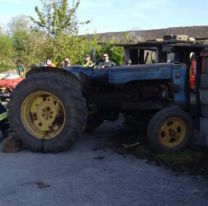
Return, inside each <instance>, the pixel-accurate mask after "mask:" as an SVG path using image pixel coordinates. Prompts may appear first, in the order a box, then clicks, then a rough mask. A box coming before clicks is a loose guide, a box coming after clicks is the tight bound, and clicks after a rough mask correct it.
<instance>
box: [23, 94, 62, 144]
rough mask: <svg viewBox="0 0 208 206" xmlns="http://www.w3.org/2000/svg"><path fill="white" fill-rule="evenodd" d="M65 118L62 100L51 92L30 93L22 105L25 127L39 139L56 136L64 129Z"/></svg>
mask: <svg viewBox="0 0 208 206" xmlns="http://www.w3.org/2000/svg"><path fill="white" fill-rule="evenodd" d="M65 119H66V113H65V109H64V106H63V104H62V102H61V100H60V99H59V98H58V97H57V96H55V95H54V94H52V93H49V92H45V91H38V92H34V93H32V94H30V95H29V96H27V97H26V99H25V100H24V102H23V104H22V107H21V120H22V123H23V125H24V127H25V129H26V130H27V131H28V132H29V133H30V134H31V135H32V136H34V137H36V138H38V139H46V140H49V139H53V138H55V137H56V136H57V135H58V134H59V133H60V132H61V131H62V130H63V128H64V124H65Z"/></svg>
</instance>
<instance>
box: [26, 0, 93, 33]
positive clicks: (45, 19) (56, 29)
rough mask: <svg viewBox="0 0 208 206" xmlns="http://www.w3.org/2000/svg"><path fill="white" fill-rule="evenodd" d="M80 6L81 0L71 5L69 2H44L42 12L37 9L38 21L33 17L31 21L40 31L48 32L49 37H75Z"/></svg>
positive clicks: (59, 0)
mask: <svg viewBox="0 0 208 206" xmlns="http://www.w3.org/2000/svg"><path fill="white" fill-rule="evenodd" d="M79 4H80V0H75V1H73V2H72V3H71V4H69V3H68V0H46V1H43V0H42V5H43V8H42V10H40V9H39V8H38V7H37V6H36V7H35V12H36V14H37V16H38V20H36V19H34V18H33V17H30V19H31V20H32V22H33V23H34V24H35V25H36V26H37V28H38V29H41V30H42V31H45V32H47V34H49V35H59V34H68V35H75V34H77V33H78V25H79V22H78V20H77V18H76V12H77V9H78V7H79ZM88 22H89V21H86V22H85V23H88Z"/></svg>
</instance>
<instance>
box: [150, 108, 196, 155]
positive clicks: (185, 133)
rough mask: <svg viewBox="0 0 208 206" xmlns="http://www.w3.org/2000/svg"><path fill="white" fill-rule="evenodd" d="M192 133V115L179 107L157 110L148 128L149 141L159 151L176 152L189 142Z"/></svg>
mask: <svg viewBox="0 0 208 206" xmlns="http://www.w3.org/2000/svg"><path fill="white" fill-rule="evenodd" d="M191 135H192V120H191V117H190V116H189V115H188V114H187V113H186V112H185V111H183V110H181V109H179V108H167V109H163V110H161V111H159V112H157V113H156V114H155V115H154V116H153V118H152V119H151V120H150V122H149V125H148V129H147V138H148V141H149V143H150V145H151V146H152V148H153V149H154V150H155V151H157V152H176V151H178V150H180V149H182V148H184V147H185V146H186V145H187V144H188V142H189V140H190V138H191Z"/></svg>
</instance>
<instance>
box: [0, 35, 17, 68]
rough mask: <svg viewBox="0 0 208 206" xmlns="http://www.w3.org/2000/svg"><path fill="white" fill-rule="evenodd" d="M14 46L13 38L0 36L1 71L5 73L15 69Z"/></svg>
mask: <svg viewBox="0 0 208 206" xmlns="http://www.w3.org/2000/svg"><path fill="white" fill-rule="evenodd" d="M13 52H14V50H13V46H12V41H11V38H10V37H9V36H8V35H5V34H0V70H1V71H4V70H7V69H12V68H14V64H13V62H12V56H13Z"/></svg>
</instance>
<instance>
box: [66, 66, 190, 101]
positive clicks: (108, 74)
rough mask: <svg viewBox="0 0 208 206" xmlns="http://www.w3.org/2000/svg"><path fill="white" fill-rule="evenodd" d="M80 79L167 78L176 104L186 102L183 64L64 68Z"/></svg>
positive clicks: (116, 81) (124, 81)
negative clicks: (83, 77) (84, 77)
mask: <svg viewBox="0 0 208 206" xmlns="http://www.w3.org/2000/svg"><path fill="white" fill-rule="evenodd" d="M65 70H67V71H68V72H70V73H72V74H74V75H75V76H77V77H78V79H80V76H81V75H86V76H88V77H89V78H91V79H92V80H93V79H99V78H105V79H106V80H107V82H108V83H109V84H114V85H117V84H127V83H129V82H134V81H151V80H167V81H170V82H171V83H172V85H173V88H174V100H175V103H176V104H183V103H185V102H187V94H186V93H187V91H186V90H187V89H186V85H187V80H186V79H187V70H186V66H185V64H166V63H164V64H161V63H160V64H149V65H148V64H146V65H134V66H123V67H112V68H108V69H106V68H104V69H96V70H93V69H86V68H83V67H80V66H78V67H76V66H75V67H70V68H67V69H65Z"/></svg>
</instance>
